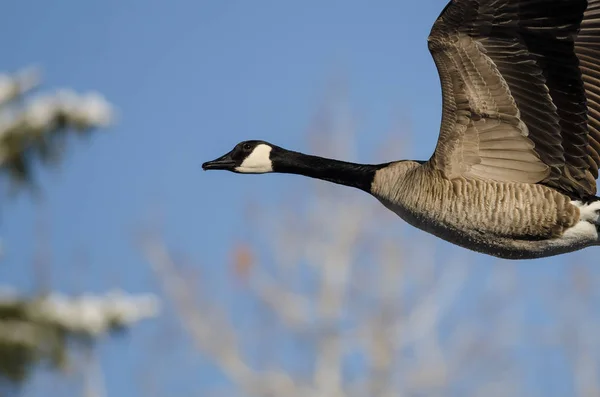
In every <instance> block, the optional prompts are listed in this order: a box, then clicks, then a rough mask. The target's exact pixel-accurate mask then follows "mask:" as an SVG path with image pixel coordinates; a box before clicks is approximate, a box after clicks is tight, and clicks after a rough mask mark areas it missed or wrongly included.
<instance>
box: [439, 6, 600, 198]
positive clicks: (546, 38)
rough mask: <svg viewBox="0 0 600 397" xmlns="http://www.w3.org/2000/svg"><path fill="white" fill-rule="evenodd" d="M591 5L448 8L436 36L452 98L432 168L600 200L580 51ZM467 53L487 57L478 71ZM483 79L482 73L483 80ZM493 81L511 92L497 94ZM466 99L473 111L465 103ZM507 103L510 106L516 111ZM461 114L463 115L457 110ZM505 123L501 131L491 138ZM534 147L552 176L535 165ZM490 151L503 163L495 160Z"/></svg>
mask: <svg viewBox="0 0 600 397" xmlns="http://www.w3.org/2000/svg"><path fill="white" fill-rule="evenodd" d="M586 6H587V2H586V1H585V0H455V1H453V2H451V3H449V5H448V6H446V8H445V11H444V12H443V13H442V14H441V15H440V17H439V18H438V20H437V21H436V22H435V24H434V26H433V28H432V31H431V35H430V37H429V48H430V51H431V53H432V56H433V58H434V60H435V62H436V65H437V67H438V71H439V73H440V78H441V80H442V91H443V96H444V112H443V119H442V128H441V131H440V138H439V140H438V147H437V148H436V152H435V154H434V156H433V157H432V160H431V162H432V164H434V166H436V167H437V168H438V169H440V170H442V171H443V172H444V173H445V174H446V175H447V177H449V178H453V177H458V176H464V177H479V178H488V179H494V180H500V181H515V182H529V183H543V184H546V185H548V186H551V187H554V188H556V189H558V190H561V191H563V192H565V193H567V194H569V195H570V196H571V197H574V198H583V197H587V196H590V195H594V194H595V192H596V184H595V178H596V176H597V170H598V163H597V162H596V160H597V159H598V153H597V150H596V149H594V147H596V148H597V149H600V148H598V144H597V143H598V140H596V139H595V138H594V137H595V136H597V132H596V135H594V133H593V132H592V133H591V134H590V133H588V113H587V107H586V92H587V91H589V90H591V88H589V89H587V86H586V89H587V91H586V90H584V81H585V79H586V71H585V69H584V66H582V68H581V70H580V67H579V61H578V58H577V56H576V53H575V39H576V37H577V33H578V31H579V26H580V23H581V21H582V18H583V15H584V11H585V9H586ZM590 20H591V19H590ZM589 25H590V26H592V25H593V23H590V24H589ZM584 26H585V21H584ZM592 29H595V25H594V27H593V28H592ZM580 37H581V36H580ZM465 47H472V48H475V49H477V51H478V54H473V53H472V51H471V55H470V57H468V58H470V59H473V58H480V59H483V61H481V60H480V61H479V64H478V65H476V68H477V70H475V71H473V70H471V69H469V65H468V62H463V61H462V60H465V57H464V56H462V57H461V56H457V54H461V53H464V52H467V53H468V51H466V50H465ZM578 48H579V42H578ZM590 51H591V50H590ZM595 65H596V63H594V67H596V66H595ZM588 67H589V65H588ZM582 71H583V80H582ZM595 71H596V73H597V72H598V70H597V69H595ZM477 75H479V76H484V79H482V81H480V84H475V81H474V78H473V76H475V77H477ZM494 79H499V80H500V82H501V83H500V85H501V86H503V87H504V88H505V90H504V91H502V90H495V91H494V90H490V87H494ZM480 80H481V79H480ZM593 84H594V83H590V86H591V87H592V88H593V87H594V85H593ZM496 85H497V84H496ZM488 94H491V96H490V95H488ZM596 94H600V92H598V93H596ZM486 95H487V96H486ZM587 95H588V97H589V94H587ZM463 97H465V99H466V102H467V103H468V106H466V108H465V109H462V108H461V107H460V106H457V104H460V103H461V98H463ZM490 100H491V101H490ZM499 101H500V102H502V101H504V102H505V103H510V102H511V101H512V103H513V105H514V108H515V109H516V113H515V112H514V109H509V108H508V107H506V106H505V107H498V106H497V104H498V103H499ZM463 108H464V106H463ZM453 109H454V110H453ZM460 110H464V112H463V117H462V118H461V117H456V116H453V115H452V114H451V113H452V112H456V111H460ZM598 114H599V115H600V112H598ZM507 116H510V117H508V118H507ZM514 118H516V120H517V122H516V123H515V120H514ZM498 121H499V122H500V123H501V124H503V125H502V126H501V127H495V131H492V133H491V134H490V128H489V127H490V125H493V124H497V123H498ZM519 123H521V124H522V125H520V124H519ZM523 125H524V128H523ZM515 127H516V129H517V130H519V129H520V132H521V134H520V136H516V135H515V132H516V131H515ZM598 127H600V124H599V125H598ZM486 128H487V129H486ZM503 134H504V135H503ZM490 137H491V138H493V139H490ZM518 140H521V144H520V145H517V144H516V143H515V142H516V141H518ZM523 142H525V143H523ZM483 148H486V149H483ZM489 148H491V149H493V151H490V149H489ZM528 148H532V149H531V151H532V152H533V153H534V154H535V157H536V158H537V160H538V162H539V163H541V164H542V165H543V166H544V172H540V167H539V165H540V164H536V165H535V166H533V164H534V163H535V161H534V160H532V157H531V156H530V155H529V154H530V153H528V150H529V149H528ZM465 153H468V154H469V155H468V156H465ZM491 155H494V156H495V157H496V158H498V157H500V158H502V161H498V160H494V161H490V156H491ZM515 159H517V160H515ZM522 159H526V160H525V161H524V162H523V161H522ZM515 168H517V169H515Z"/></svg>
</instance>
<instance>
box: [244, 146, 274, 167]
mask: <svg viewBox="0 0 600 397" xmlns="http://www.w3.org/2000/svg"><path fill="white" fill-rule="evenodd" d="M271 149H272V148H271V146H269V145H265V144H264V143H261V144H260V145H258V146H257V147H255V148H254V150H253V151H252V153H250V155H249V156H248V157H246V158H245V159H244V161H243V162H242V164H241V165H240V166H239V167H236V169H235V170H236V171H237V172H244V173H248V174H262V173H265V172H272V171H273V164H272V163H271V159H270V158H269V156H270V154H271Z"/></svg>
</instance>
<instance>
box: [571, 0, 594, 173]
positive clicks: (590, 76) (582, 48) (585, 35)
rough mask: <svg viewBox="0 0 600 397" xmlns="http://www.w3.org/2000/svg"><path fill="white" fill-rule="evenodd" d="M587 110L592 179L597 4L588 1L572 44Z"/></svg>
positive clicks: (588, 151) (589, 161)
mask: <svg viewBox="0 0 600 397" xmlns="http://www.w3.org/2000/svg"><path fill="white" fill-rule="evenodd" d="M575 53H576V54H577V57H578V58H579V68H580V70H581V73H582V78H583V83H584V87H585V95H586V99H587V107H588V133H589V135H588V142H587V149H586V150H587V153H588V158H587V162H588V164H589V171H590V173H591V174H592V175H593V178H594V179H597V178H598V169H599V168H600V0H588V7H587V10H586V11H585V13H584V16H583V21H582V22H581V29H580V31H579V35H578V36H577V39H576V40H575Z"/></svg>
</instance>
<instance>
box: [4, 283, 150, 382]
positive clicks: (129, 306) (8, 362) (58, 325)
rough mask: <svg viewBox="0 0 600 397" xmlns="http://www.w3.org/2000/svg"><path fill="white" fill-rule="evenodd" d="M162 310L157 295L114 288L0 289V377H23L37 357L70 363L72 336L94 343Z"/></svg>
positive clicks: (38, 359) (16, 378) (10, 378)
mask: <svg viewBox="0 0 600 397" xmlns="http://www.w3.org/2000/svg"><path fill="white" fill-rule="evenodd" d="M158 312H159V302H158V299H157V298H156V297H155V296H153V295H130V294H127V293H124V292H122V291H112V292H109V293H107V294H105V295H91V294H84V295H81V296H77V297H68V296H66V295H63V294H61V293H56V292H53V293H50V294H48V295H45V296H40V297H24V296H20V295H19V294H17V293H16V292H15V291H13V290H11V289H9V288H2V287H0V357H2V360H0V378H6V379H8V380H11V381H16V382H19V381H22V380H24V379H25V378H26V375H27V373H28V370H29V369H30V367H32V366H33V364H35V363H37V362H39V361H50V362H51V363H52V364H53V365H54V366H58V367H60V366H62V365H63V364H64V363H65V362H66V350H67V347H66V346H67V342H68V340H70V339H73V340H78V341H84V342H92V341H94V340H96V339H97V338H99V337H101V336H103V335H106V334H109V333H111V332H113V331H118V330H123V329H125V328H128V327H130V326H132V325H134V324H135V323H137V322H139V321H141V320H143V319H146V318H151V317H155V316H156V315H158Z"/></svg>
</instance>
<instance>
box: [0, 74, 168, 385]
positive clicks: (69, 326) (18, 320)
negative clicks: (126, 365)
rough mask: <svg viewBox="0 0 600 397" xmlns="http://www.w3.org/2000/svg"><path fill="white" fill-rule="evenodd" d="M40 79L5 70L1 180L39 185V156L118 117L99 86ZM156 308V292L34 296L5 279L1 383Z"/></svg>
mask: <svg viewBox="0 0 600 397" xmlns="http://www.w3.org/2000/svg"><path fill="white" fill-rule="evenodd" d="M39 81H40V78H39V73H38V72H37V71H36V70H34V69H25V70H23V71H20V72H18V73H15V74H13V75H7V74H0V174H2V178H3V180H2V181H1V182H8V183H10V184H11V185H12V186H13V187H21V186H32V185H34V180H33V174H32V167H33V165H34V163H35V161H36V160H37V161H40V162H41V163H42V164H44V165H51V164H54V163H56V162H57V161H59V160H60V159H61V157H62V155H63V149H64V144H65V139H66V137H67V135H68V134H76V135H88V134H89V133H90V132H91V131H93V130H95V129H97V128H99V127H105V126H107V125H109V123H110V122H111V121H112V119H113V110H112V108H111V106H110V104H109V103H108V102H107V101H106V100H105V99H104V98H103V97H102V96H100V95H99V94H96V93H88V94H83V95H80V94H77V93H75V92H73V91H71V90H60V91H57V92H55V93H52V94H43V95H37V96H33V95H32V91H33V90H34V89H36V88H37V87H38V85H39ZM0 242H1V241H0ZM0 248H1V246H0ZM0 260H1V249H0ZM156 310H157V303H156V300H155V298H154V297H152V296H140V297H136V296H130V295H127V294H124V293H121V292H118V291H116V292H113V293H110V294H107V295H106V296H93V295H82V296H78V297H66V296H63V295H61V294H58V293H40V295H39V296H33V297H30V296H22V295H19V294H18V293H17V292H16V291H14V290H13V289H11V288H9V287H7V286H1V285H0V383H1V384H4V385H5V387H11V386H12V385H16V386H18V385H19V384H21V383H22V382H24V381H26V380H27V379H28V376H29V374H30V373H31V371H32V370H33V368H34V367H35V365H36V364H38V363H48V364H50V367H51V368H63V367H64V366H65V364H66V363H67V360H66V358H67V356H68V354H67V353H68V351H67V350H68V347H69V346H77V345H80V346H84V347H85V349H88V348H89V347H90V346H91V345H92V344H93V342H94V341H95V340H96V339H98V338H99V337H101V336H102V335H104V334H107V333H111V332H113V331H118V330H122V329H124V328H126V327H128V326H130V325H131V324H133V323H135V322H137V321H138V320H141V319H143V318H145V317H148V316H153V315H155V314H156ZM73 342H77V343H73ZM85 349H84V350H85ZM0 394H3V393H2V392H1V391H0Z"/></svg>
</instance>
